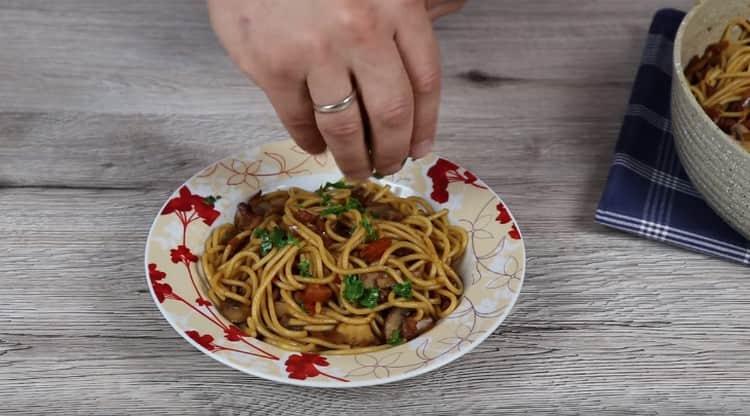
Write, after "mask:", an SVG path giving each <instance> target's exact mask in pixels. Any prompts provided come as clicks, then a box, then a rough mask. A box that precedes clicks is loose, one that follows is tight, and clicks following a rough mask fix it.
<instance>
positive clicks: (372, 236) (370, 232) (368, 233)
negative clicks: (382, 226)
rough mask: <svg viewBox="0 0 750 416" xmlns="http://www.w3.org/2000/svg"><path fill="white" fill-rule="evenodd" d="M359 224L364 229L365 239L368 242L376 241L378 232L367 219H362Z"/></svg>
mask: <svg viewBox="0 0 750 416" xmlns="http://www.w3.org/2000/svg"><path fill="white" fill-rule="evenodd" d="M360 224H362V227H364V228H365V238H366V239H367V241H368V242H370V241H375V240H377V239H378V231H377V230H376V229H375V228H374V227H373V226H372V224H371V223H370V219H369V218H367V217H362V221H361V222H360Z"/></svg>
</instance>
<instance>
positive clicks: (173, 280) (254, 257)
mask: <svg viewBox="0 0 750 416" xmlns="http://www.w3.org/2000/svg"><path fill="white" fill-rule="evenodd" d="M340 180H341V173H340V172H339V171H338V169H337V168H336V166H335V162H334V161H333V159H332V158H331V157H330V156H329V155H319V156H310V155H307V154H305V153H304V152H302V151H301V150H300V149H299V148H297V147H296V146H295V145H294V143H293V142H291V141H285V142H280V143H273V144H268V145H264V146H262V147H261V148H259V149H257V150H255V151H253V152H250V153H248V154H246V155H242V156H241V157H238V158H230V159H225V160H222V161H220V162H217V163H215V164H213V165H211V166H210V167H208V168H206V169H204V170H203V171H202V172H200V173H198V174H197V175H196V176H194V177H193V178H191V179H190V180H188V181H187V182H186V183H185V184H184V185H183V186H182V187H180V189H178V190H177V191H175V193H174V194H173V195H172V196H171V197H170V199H169V200H168V201H167V202H166V203H165V205H164V207H163V208H162V210H161V211H160V213H159V215H157V217H156V219H155V221H154V224H153V226H152V229H151V232H150V234H149V239H148V242H147V245H146V256H145V260H146V271H147V278H148V283H149V286H150V288H151V293H152V296H153V298H154V300H155V302H156V304H157V305H158V307H159V309H160V310H161V312H162V313H163V314H164V316H165V317H166V319H167V321H169V322H170V324H171V325H172V326H173V327H174V328H175V330H176V331H177V332H178V333H180V335H182V336H183V337H184V338H185V339H187V340H188V341H189V342H190V343H191V344H193V345H194V346H195V347H197V348H198V349H200V350H202V351H203V352H205V353H206V354H208V355H209V356H211V357H212V358H214V359H216V360H218V361H220V362H222V363H225V364H227V365H229V366H231V367H234V368H236V369H239V370H241V371H244V372H247V373H249V374H252V375H255V376H259V377H263V378H266V379H270V380H275V381H279V382H283V383H289V384H298V385H304V386H316V387H354V386H363V385H372V384H381V383H386V382H391V381H396V380H400V379H404V378H408V377H413V376H416V375H419V374H422V373H424V372H426V371H429V370H431V369H435V368H437V367H440V366H442V365H444V364H446V363H448V362H451V361H453V360H455V359H457V358H458V357H460V356H461V355H463V354H465V353H467V352H468V351H470V350H471V349H472V348H474V347H475V346H476V345H478V344H479V343H480V342H481V341H482V340H484V339H485V338H486V337H488V336H489V335H490V334H492V333H493V332H494V330H495V329H496V328H497V327H498V326H499V325H500V323H501V322H502V321H503V320H504V319H505V317H506V316H507V315H508V313H509V312H510V310H511V308H512V306H513V304H514V303H515V301H516V299H517V298H518V295H519V292H520V289H521V285H522V282H523V276H524V273H525V250H524V245H523V239H522V237H521V234H520V232H519V230H518V226H517V225H516V223H515V220H514V219H513V217H512V215H511V213H510V211H509V210H508V209H507V207H506V206H505V205H504V203H503V202H502V201H501V200H500V199H499V198H498V197H497V195H495V194H494V193H493V192H492V191H491V190H490V189H488V188H487V186H486V185H485V184H483V183H482V182H481V181H480V180H479V179H478V178H476V177H475V176H474V175H473V174H472V173H471V172H469V171H467V170H465V169H463V168H461V167H460V166H458V165H456V164H454V163H453V162H450V161H448V160H446V159H443V158H439V157H437V156H434V155H430V156H428V157H426V158H424V159H421V160H419V161H416V162H412V161H410V162H408V163H407V164H406V166H405V167H404V169H403V170H402V171H401V172H400V173H399V174H397V175H395V176H391V177H386V178H383V179H380V180H373V181H369V182H362V183H353V182H352V183H350V182H339V181H340ZM259 192H260V193H259ZM355 200H356V202H355Z"/></svg>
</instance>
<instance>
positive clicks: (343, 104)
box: [313, 89, 357, 113]
mask: <svg viewBox="0 0 750 416" xmlns="http://www.w3.org/2000/svg"><path fill="white" fill-rule="evenodd" d="M355 98H357V90H355V89H352V92H351V93H350V94H349V95H347V96H346V98H344V99H343V100H341V101H339V102H337V103H336V104H327V105H318V104H315V103H313V108H314V109H315V111H317V112H318V113H338V112H339V111H344V110H346V109H347V108H349V106H351V105H352V103H353V102H354V99H355Z"/></svg>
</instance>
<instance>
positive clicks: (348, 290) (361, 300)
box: [344, 275, 378, 308]
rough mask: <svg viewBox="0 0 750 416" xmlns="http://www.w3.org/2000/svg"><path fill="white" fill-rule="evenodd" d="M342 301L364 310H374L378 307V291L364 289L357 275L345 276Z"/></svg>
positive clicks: (372, 288)
mask: <svg viewBox="0 0 750 416" xmlns="http://www.w3.org/2000/svg"><path fill="white" fill-rule="evenodd" d="M344 299H346V300H348V301H349V302H352V303H357V304H359V305H360V306H364V307H365V308H374V307H376V306H378V289H376V288H374V287H370V288H366V287H365V286H364V284H363V283H362V281H361V280H359V276H357V275H347V276H346V277H344Z"/></svg>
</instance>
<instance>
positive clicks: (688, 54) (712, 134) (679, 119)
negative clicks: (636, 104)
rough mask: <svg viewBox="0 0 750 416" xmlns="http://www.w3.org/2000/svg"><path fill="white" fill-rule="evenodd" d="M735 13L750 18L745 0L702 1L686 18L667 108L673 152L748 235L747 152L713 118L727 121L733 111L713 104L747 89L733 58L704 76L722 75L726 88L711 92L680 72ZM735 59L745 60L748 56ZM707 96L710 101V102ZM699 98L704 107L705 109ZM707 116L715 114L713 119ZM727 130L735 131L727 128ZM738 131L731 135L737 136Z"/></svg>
mask: <svg viewBox="0 0 750 416" xmlns="http://www.w3.org/2000/svg"><path fill="white" fill-rule="evenodd" d="M738 17H745V18H750V4H749V3H748V2H747V1H745V0H703V1H702V2H700V3H699V4H698V5H697V6H696V7H695V8H693V10H691V11H690V13H688V15H687V16H686V17H685V19H684V20H683V22H682V24H681V25H680V28H679V30H678V32H677V36H676V37H675V43H674V59H673V72H674V74H673V75H674V78H673V82H672V105H671V111H672V128H673V134H674V138H675V145H676V148H677V153H678V155H679V157H680V161H681V162H682V165H683V167H684V168H685V171H686V172H687V174H688V176H689V177H690V180H691V182H692V183H693V185H694V186H695V188H696V189H697V190H698V191H699V192H700V193H701V195H703V197H704V198H705V200H706V202H707V203H708V204H709V205H710V206H711V208H712V209H713V210H714V211H716V213H717V214H719V215H720V216H721V217H722V218H723V219H724V220H725V221H726V222H727V223H728V224H729V225H730V226H732V227H733V228H734V229H736V230H737V231H738V232H740V233H741V234H743V235H745V236H746V237H748V238H750V152H748V150H747V149H746V148H745V147H743V145H742V144H741V143H742V142H741V141H740V140H736V139H735V138H733V137H732V136H730V135H729V134H727V133H726V132H725V131H722V129H721V128H720V127H719V126H718V125H717V122H719V123H720V124H722V122H727V121H731V120H732V119H733V117H732V115H731V113H732V112H733V111H734V110H735V109H734V108H725V109H722V113H716V110H717V109H718V107H716V104H722V103H727V104H729V103H731V102H732V101H734V100H733V99H732V96H733V95H735V94H738V93H739V95H744V94H745V93H747V92H748V91H747V90H746V89H745V87H746V85H744V81H743V80H742V79H741V77H737V76H736V74H733V73H736V72H737V71H738V69H737V68H738V66H737V65H736V63H738V61H734V62H733V63H730V62H726V65H725V68H726V71H728V73H724V74H722V75H721V76H719V77H717V75H716V74H709V77H716V78H717V79H722V84H724V85H727V87H728V88H725V89H722V90H718V89H717V90H714V88H711V89H712V91H707V90H706V88H705V86H704V85H699V86H698V87H695V86H694V87H693V88H692V89H691V85H690V82H689V81H688V79H687V78H686V77H685V74H684V71H685V70H686V69H688V67H689V65H690V64H691V61H693V62H694V60H693V58H694V57H695V56H702V55H703V54H704V52H705V51H706V47H707V46H709V45H710V44H712V43H716V42H719V41H720V40H721V39H722V37H723V35H724V34H725V28H726V27H727V25H728V24H730V23H732V22H733V21H734V22H736V19H737V18H738ZM737 30H738V28H737V27H735V28H734V29H732V30H731V31H730V33H729V38H730V39H733V41H732V42H734V39H738V38H737V34H738V32H737ZM732 50H737V49H735V48H733V49H732ZM727 52H728V51H727ZM727 56H728V55H727ZM738 57H739V59H745V57H750V55H745V57H743V56H742V55H738ZM722 59H726V58H722ZM739 67H741V65H740V66H739ZM712 85H714V86H717V87H718V86H719V85H718V84H713V83H712ZM736 87H739V89H737V88H736ZM741 90H742V92H741V93H740V91H741ZM707 93H708V94H707ZM709 95H710V96H711V97H714V98H715V99H713V100H712V99H711V98H710V97H709ZM696 97H698V98H696ZM699 100H700V101H699ZM701 102H703V103H704V104H706V105H707V107H708V109H706V110H704V108H703V107H702V106H701ZM707 111H708V112H709V113H711V116H709V114H707ZM727 113H729V114H727ZM718 116H722V117H721V118H717V117H718ZM712 117H714V118H716V122H715V121H714V118H712ZM722 127H724V128H727V127H729V126H724V125H723V126H722ZM737 127H740V126H737ZM727 130H735V129H734V127H733V126H732V128H731V129H730V128H727ZM743 130H744V128H742V129H741V130H740V131H733V133H740V134H742V133H743Z"/></svg>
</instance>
